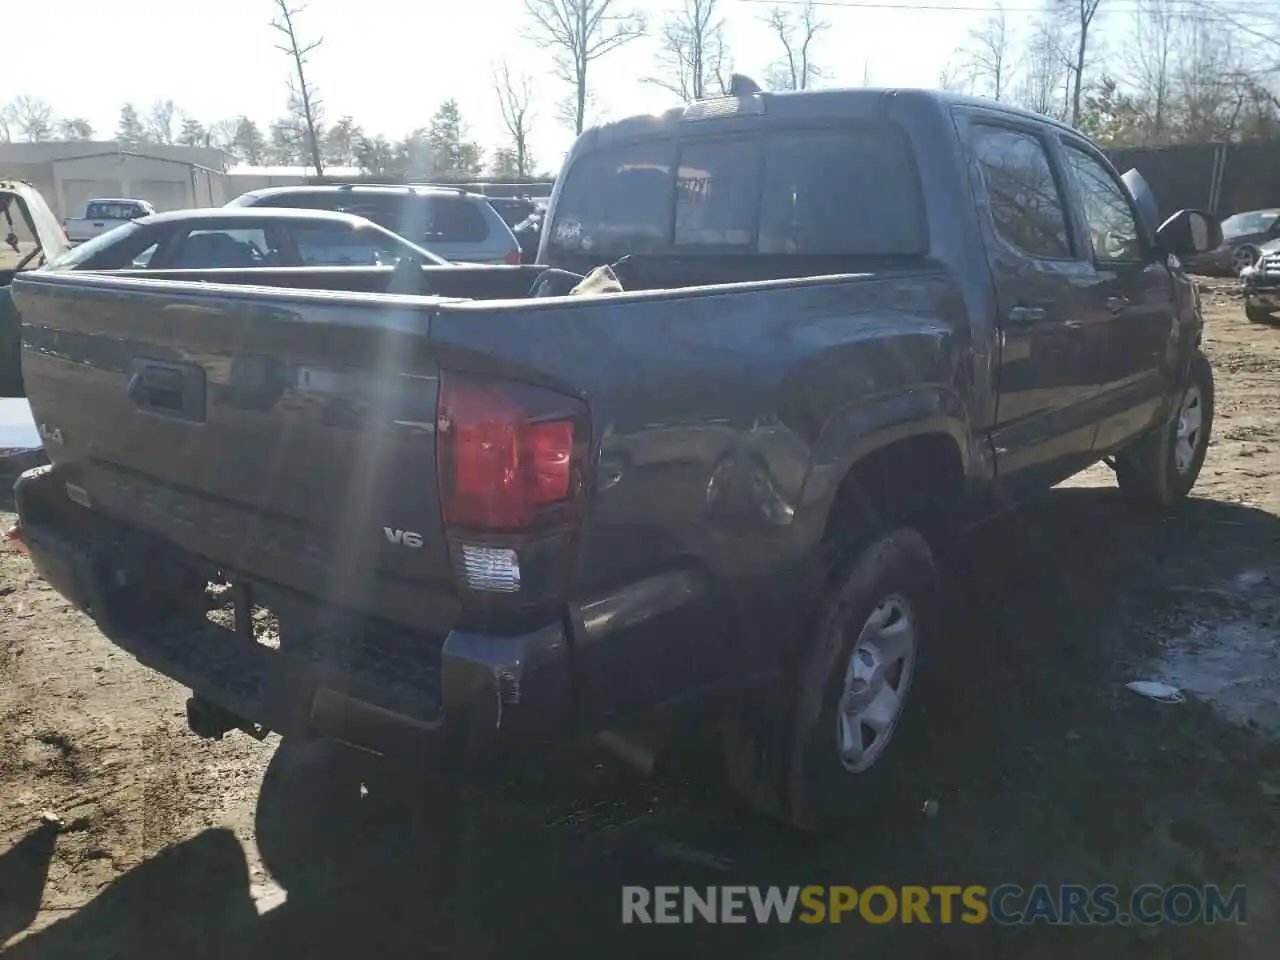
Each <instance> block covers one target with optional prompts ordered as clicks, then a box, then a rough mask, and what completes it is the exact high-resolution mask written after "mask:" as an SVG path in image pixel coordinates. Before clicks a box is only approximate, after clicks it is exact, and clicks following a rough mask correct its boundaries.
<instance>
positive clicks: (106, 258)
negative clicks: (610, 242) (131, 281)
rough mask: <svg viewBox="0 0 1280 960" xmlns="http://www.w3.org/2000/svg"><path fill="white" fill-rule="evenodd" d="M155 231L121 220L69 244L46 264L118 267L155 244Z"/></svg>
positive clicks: (97, 267) (100, 268)
mask: <svg viewBox="0 0 1280 960" xmlns="http://www.w3.org/2000/svg"><path fill="white" fill-rule="evenodd" d="M154 236H155V233H154V231H153V230H151V229H150V228H148V227H143V226H141V225H139V224H137V223H133V222H130V223H125V224H121V225H120V226H118V227H116V228H115V229H114V230H108V231H107V232H106V233H100V234H98V235H97V236H96V237H94V238H93V239H92V240H86V241H85V242H84V243H82V244H79V245H78V246H74V247H72V248H71V249H70V250H68V251H67V252H66V253H64V254H63V255H62V256H60V257H57V258H56V259H54V260H53V262H52V263H50V264H49V266H50V267H54V268H56V267H78V268H80V269H89V270H119V269H123V268H125V267H128V266H130V265H131V264H132V262H133V259H134V257H136V256H138V255H139V254H141V253H143V252H144V251H145V249H146V248H147V247H149V246H155V241H154V239H152V238H154Z"/></svg>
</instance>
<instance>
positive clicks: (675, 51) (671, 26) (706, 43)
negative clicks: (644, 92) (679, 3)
mask: <svg viewBox="0 0 1280 960" xmlns="http://www.w3.org/2000/svg"><path fill="white" fill-rule="evenodd" d="M718 2H719V0H684V6H683V7H681V8H680V9H679V10H678V11H676V12H674V13H673V14H672V15H671V16H670V18H669V19H668V20H667V21H666V22H665V23H663V25H662V33H661V35H660V36H659V38H658V40H659V48H658V67H659V69H660V70H661V74H660V75H659V76H657V77H654V78H652V79H651V81H650V82H652V83H656V84H657V85H658V86H660V87H662V88H663V89H664V90H670V91H671V92H672V93H674V94H675V95H676V96H678V97H679V98H680V99H681V100H684V101H685V102H686V103H688V102H689V101H691V100H701V99H703V98H704V97H706V96H707V94H708V93H709V92H712V91H714V92H715V93H716V94H717V95H720V94H724V93H726V92H727V91H728V89H729V72H730V71H729V48H728V44H727V43H726V42H725V38H724V18H722V17H721V16H719V10H718V8H717V3H718Z"/></svg>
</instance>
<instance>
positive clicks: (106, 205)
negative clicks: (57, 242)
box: [62, 197, 156, 243]
mask: <svg viewBox="0 0 1280 960" xmlns="http://www.w3.org/2000/svg"><path fill="white" fill-rule="evenodd" d="M155 212H156V210H155V207H153V206H151V204H149V203H147V201H145V200H127V199H126V200H122V199H118V198H111V197H104V198H102V199H99V200H90V201H89V203H88V204H87V205H86V207H85V211H84V216H83V217H68V218H67V219H66V220H63V221H62V232H63V233H65V234H66V235H67V240H68V241H69V242H70V243H84V241H86V240H92V239H93V238H94V237H96V236H98V235H99V234H102V233H106V232H107V231H108V230H114V229H115V228H116V227H118V226H120V224H122V223H128V222H129V221H131V220H137V219H138V218H139V217H149V216H151V214H153V213H155Z"/></svg>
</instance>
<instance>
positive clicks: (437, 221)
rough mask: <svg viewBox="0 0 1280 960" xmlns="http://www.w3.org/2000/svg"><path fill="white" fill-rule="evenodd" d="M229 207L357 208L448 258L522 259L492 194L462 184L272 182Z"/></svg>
mask: <svg viewBox="0 0 1280 960" xmlns="http://www.w3.org/2000/svg"><path fill="white" fill-rule="evenodd" d="M227 206H229V207H298V208H303V209H309V210H337V211H340V212H343V213H353V214H355V215H356V216H360V217H364V218H365V219H366V220H372V221H373V222H374V223H377V224H380V225H381V226H383V227H386V228H387V229H388V230H391V231H392V232H394V233H398V234H399V235H400V236H402V237H404V238H405V239H406V240H409V241H411V242H412V243H416V244H420V245H421V246H424V247H426V248H427V249H428V250H430V251H431V252H432V253H434V254H436V255H437V256H440V257H443V258H444V259H446V260H454V261H459V262H466V263H513V264H515V263H519V262H520V244H519V243H517V242H516V238H515V235H514V234H512V232H511V228H510V227H509V226H507V224H506V222H505V221H504V220H503V219H502V217H500V216H499V215H498V213H497V212H496V211H495V210H494V209H493V207H492V206H491V205H490V203H489V200H488V198H486V197H483V196H480V195H479V194H475V193H467V192H466V191H465V190H461V189H457V190H453V189H449V188H447V187H415V186H375V185H368V186H364V185H345V184H344V185H341V186H336V185H335V186H305V187H268V188H265V189H262V190H251V191H250V192H249V193H245V194H241V195H240V196H239V197H236V199H234V200H232V201H231V202H230V203H228V204H227Z"/></svg>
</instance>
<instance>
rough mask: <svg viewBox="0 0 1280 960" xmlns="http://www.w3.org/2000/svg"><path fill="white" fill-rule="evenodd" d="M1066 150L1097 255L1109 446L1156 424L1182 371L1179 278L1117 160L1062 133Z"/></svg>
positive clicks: (1097, 339) (1092, 296) (1092, 326)
mask: <svg viewBox="0 0 1280 960" xmlns="http://www.w3.org/2000/svg"><path fill="white" fill-rule="evenodd" d="M1062 156H1063V162H1064V165H1065V167H1066V168H1067V171H1068V173H1069V176H1068V181H1069V183H1070V186H1071V189H1072V191H1073V192H1074V194H1075V196H1076V203H1075V204H1074V207H1075V209H1076V210H1077V211H1078V215H1079V217H1080V219H1081V223H1080V233H1081V235H1082V236H1083V237H1084V238H1085V243H1086V245H1087V247H1088V251H1089V254H1090V256H1091V258H1092V265H1093V273H1094V276H1093V281H1092V282H1091V283H1090V284H1089V286H1088V291H1089V304H1088V306H1089V313H1090V316H1089V319H1088V324H1087V326H1088V329H1089V331H1090V333H1091V335H1092V339H1093V340H1094V355H1095V357H1096V361H1095V362H1096V364H1097V373H1098V379H1099V381H1100V391H1099V396H1098V398H1097V401H1096V408H1097V411H1098V412H1097V414H1096V418H1097V419H1098V421H1099V426H1098V431H1097V435H1096V438H1095V440H1094V446H1095V449H1096V450H1097V451H1098V452H1106V451H1109V450H1111V449H1113V448H1115V447H1117V446H1120V445H1122V444H1124V443H1125V442H1126V441H1128V440H1131V439H1132V438H1134V437H1135V436H1137V435H1138V434H1140V433H1142V431H1143V430H1145V429H1146V428H1147V427H1148V426H1150V425H1151V423H1152V421H1153V419H1154V418H1155V417H1156V416H1157V415H1158V413H1159V411H1160V407H1161V404H1162V402H1163V400H1164V398H1165V397H1166V396H1168V395H1169V391H1170V389H1171V387H1172V385H1173V383H1174V381H1175V378H1176V376H1177V370H1176V369H1175V368H1174V366H1173V364H1172V363H1171V360H1172V359H1173V358H1174V357H1175V356H1176V355H1177V354H1176V353H1175V352H1174V351H1171V350H1169V344H1170V337H1171V336H1172V335H1173V331H1174V327H1175V318H1176V314H1177V310H1176V306H1175V301H1174V293H1173V283H1172V281H1171V278H1170V276H1169V267H1168V265H1167V264H1166V263H1165V260H1164V258H1163V257H1160V256H1158V255H1157V254H1156V252H1155V250H1154V249H1153V246H1152V244H1151V242H1150V240H1149V238H1147V237H1145V236H1143V231H1142V230H1140V229H1139V227H1138V223H1139V220H1138V216H1137V211H1136V209H1135V207H1134V204H1133V200H1132V198H1131V197H1130V196H1129V193H1128V191H1127V190H1125V189H1124V187H1123V185H1122V184H1121V181H1120V179H1119V178H1118V177H1117V176H1116V175H1115V172H1114V171H1113V170H1112V169H1111V167H1110V165H1109V164H1107V163H1106V162H1105V161H1104V160H1103V159H1102V157H1101V156H1099V154H1098V152H1097V151H1096V150H1095V149H1094V148H1093V147H1092V146H1090V145H1089V144H1088V143H1086V142H1085V141H1083V140H1080V139H1078V138H1075V137H1063V138H1062Z"/></svg>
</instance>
